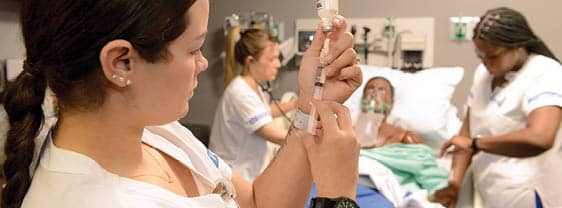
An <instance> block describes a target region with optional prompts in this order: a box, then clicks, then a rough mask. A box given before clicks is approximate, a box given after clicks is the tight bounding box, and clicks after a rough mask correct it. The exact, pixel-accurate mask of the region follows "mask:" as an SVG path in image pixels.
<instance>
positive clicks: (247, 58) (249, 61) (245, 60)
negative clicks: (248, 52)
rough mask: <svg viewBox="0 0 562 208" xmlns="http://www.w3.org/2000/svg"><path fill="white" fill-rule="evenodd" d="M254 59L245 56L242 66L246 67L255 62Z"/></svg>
mask: <svg viewBox="0 0 562 208" xmlns="http://www.w3.org/2000/svg"><path fill="white" fill-rule="evenodd" d="M255 60H256V59H254V57H253V56H247V57H246V59H244V65H248V64H250V63H252V62H253V61H255Z"/></svg>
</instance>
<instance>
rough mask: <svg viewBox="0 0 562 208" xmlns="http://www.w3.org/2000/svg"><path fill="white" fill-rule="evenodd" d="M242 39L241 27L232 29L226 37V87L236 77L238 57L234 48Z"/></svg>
mask: <svg viewBox="0 0 562 208" xmlns="http://www.w3.org/2000/svg"><path fill="white" fill-rule="evenodd" d="M239 38H240V27H232V28H231V29H230V31H228V33H227V35H226V40H225V44H224V49H225V52H226V57H225V64H224V87H225V88H226V86H228V84H230V82H231V81H232V80H233V79H234V77H236V71H237V70H236V69H237V68H238V65H237V63H236V56H235V51H234V48H235V46H236V42H237V41H238V39H239Z"/></svg>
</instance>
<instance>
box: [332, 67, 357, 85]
mask: <svg viewBox="0 0 562 208" xmlns="http://www.w3.org/2000/svg"><path fill="white" fill-rule="evenodd" d="M337 79H338V80H340V81H343V80H347V84H348V85H349V86H350V87H351V88H352V89H357V88H358V87H359V86H361V83H362V82H363V73H362V72H361V67H359V66H358V65H353V66H349V67H346V68H343V69H342V70H341V71H340V75H339V76H338V77H337Z"/></svg>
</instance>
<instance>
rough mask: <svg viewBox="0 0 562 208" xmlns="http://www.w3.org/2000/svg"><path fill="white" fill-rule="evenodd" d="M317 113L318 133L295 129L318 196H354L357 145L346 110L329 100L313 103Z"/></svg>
mask: <svg viewBox="0 0 562 208" xmlns="http://www.w3.org/2000/svg"><path fill="white" fill-rule="evenodd" d="M314 107H315V108H316V109H317V111H318V114H319V116H320V123H321V124H322V128H321V130H320V133H319V134H318V135H316V136H312V135H310V134H307V133H305V132H303V131H300V130H298V129H294V131H295V133H297V134H301V135H299V136H300V137H301V138H302V141H303V143H304V146H305V149H306V151H307V155H308V160H309V162H310V169H311V170H310V171H311V174H312V178H313V180H314V183H315V184H316V187H317V190H318V196H320V197H329V198H336V197H342V196H343V197H348V198H351V199H355V194H356V186H357V178H358V163H359V149H360V145H359V142H358V140H357V137H356V136H355V132H354V131H353V126H352V122H351V117H350V114H349V110H348V109H347V108H346V107H345V106H343V105H341V104H339V103H336V102H333V101H320V102H314Z"/></svg>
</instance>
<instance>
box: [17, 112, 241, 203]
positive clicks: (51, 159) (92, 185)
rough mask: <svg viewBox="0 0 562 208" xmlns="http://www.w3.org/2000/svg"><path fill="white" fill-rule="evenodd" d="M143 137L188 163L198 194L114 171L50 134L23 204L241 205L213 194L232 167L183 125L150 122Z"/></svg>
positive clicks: (161, 149)
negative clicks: (57, 142) (54, 140)
mask: <svg viewBox="0 0 562 208" xmlns="http://www.w3.org/2000/svg"><path fill="white" fill-rule="evenodd" d="M49 137H50V136H49ZM142 140H143V142H145V143H147V144H149V145H151V146H153V147H155V148H157V149H159V150H160V151H162V152H165V153H166V154H168V155H169V156H171V157H172V158H174V159H176V160H178V161H179V162H181V163H182V164H183V165H185V166H186V167H187V168H189V169H190V170H191V171H192V172H193V173H194V179H195V182H196V184H197V187H198V189H199V193H200V196H199V197H193V198H188V197H184V196H180V195H177V194H175V193H173V192H170V191H168V190H166V189H163V188H160V187H159V186H156V185H153V184H149V183H144V182H140V181H136V180H132V179H129V178H124V177H120V176H118V175H115V174H112V173H110V172H108V171H106V170H105V169H103V168H102V167H101V166H99V164H98V163H96V161H94V160H93V159H91V158H89V157H87V156H85V155H83V154H80V153H77V152H73V151H70V150H66V149H61V148H58V147H56V146H55V145H54V144H53V143H52V140H51V139H50V138H49V139H48V141H47V142H46V143H45V149H44V151H43V154H42V156H41V162H40V164H39V167H38V168H37V170H36V172H35V175H34V177H33V181H32V184H31V187H30V189H29V191H28V192H27V194H26V196H25V199H24V201H23V205H22V207H41V208H51V207H53V208H67V207H68V208H70V207H72V208H74V207H86V208H90V207H91V208H94V207H95V208H102V207H103V208H106V207H131V208H133V207H134V208H144V207H146V208H148V207H151V208H153V207H205V208H207V207H215V208H219V207H221V208H224V207H237V205H236V202H234V200H226V201H225V200H223V199H222V198H221V196H219V195H218V194H213V193H211V192H212V190H213V189H214V187H216V185H217V183H218V182H219V181H221V180H222V181H224V180H227V181H230V180H231V175H232V172H231V169H230V167H228V165H227V164H226V163H224V162H223V161H222V160H221V159H220V158H218V157H217V156H215V155H214V154H213V153H212V152H210V151H209V150H207V149H206V148H205V146H204V145H203V144H201V142H199V141H198V140H197V139H196V138H195V137H194V136H193V134H191V132H190V131H189V130H188V129H186V128H184V127H183V126H181V124H179V123H178V122H173V123H170V124H168V125H164V126H157V127H147V128H146V129H145V131H144V133H143V137H142Z"/></svg>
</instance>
